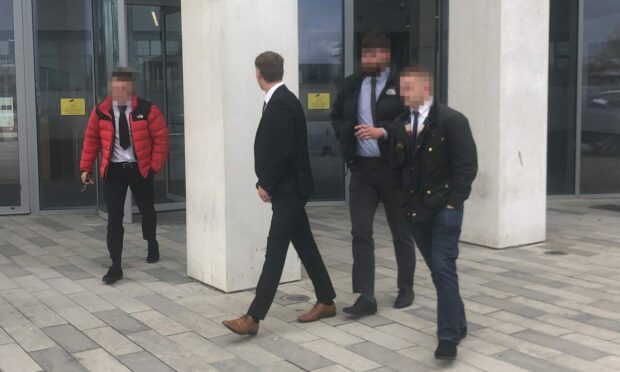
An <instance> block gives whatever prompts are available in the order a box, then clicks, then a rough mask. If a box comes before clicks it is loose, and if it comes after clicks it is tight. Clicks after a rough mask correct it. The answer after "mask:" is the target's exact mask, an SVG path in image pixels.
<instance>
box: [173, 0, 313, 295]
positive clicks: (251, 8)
mask: <svg viewBox="0 0 620 372" xmlns="http://www.w3.org/2000/svg"><path fill="white" fill-rule="evenodd" d="M181 12H182V22H183V75H184V80H183V84H184V98H185V158H186V169H187V271H188V275H189V276H191V277H192V278H195V279H197V280H199V281H201V282H204V283H206V284H209V285H211V286H214V287H216V288H218V289H221V290H223V291H226V292H231V291H238V290H243V289H248V288H252V287H254V286H255V285H256V282H257V280H258V275H259V274H260V271H261V269H262V265H263V262H264V256H265V246H266V242H267V232H268V230H269V221H270V218H271V208H270V206H269V205H266V204H263V203H262V202H261V201H260V200H259V198H258V196H257V194H256V189H255V186H254V185H255V183H256V176H255V174H254V147H253V146H254V135H255V133H256V128H257V127H258V121H259V119H260V114H261V109H262V105H263V99H264V93H263V92H261V91H260V89H259V88H258V85H257V83H256V78H255V68H254V59H255V57H256V56H257V55H258V54H259V53H261V52H263V51H265V50H273V51H276V52H278V53H280V54H282V56H283V57H284V59H285V65H284V70H285V72H284V80H285V83H287V86H288V87H289V88H290V89H291V90H293V91H294V92H297V91H298V85H299V84H298V81H299V79H298V39H297V1H291V0H261V1H247V0H182V2H181ZM300 276H301V270H300V264H299V260H298V258H297V256H296V255H295V253H294V252H293V250H292V249H291V250H290V251H289V257H288V258H287V263H286V267H285V270H284V275H283V276H282V281H292V280H298V279H300Z"/></svg>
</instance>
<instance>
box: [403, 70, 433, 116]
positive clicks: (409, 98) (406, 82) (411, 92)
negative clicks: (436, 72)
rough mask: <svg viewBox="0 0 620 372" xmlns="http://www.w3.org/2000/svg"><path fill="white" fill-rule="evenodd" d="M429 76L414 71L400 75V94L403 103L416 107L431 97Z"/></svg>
mask: <svg viewBox="0 0 620 372" xmlns="http://www.w3.org/2000/svg"><path fill="white" fill-rule="evenodd" d="M431 94H432V92H431V76H430V75H429V74H427V73H423V72H414V73H408V74H406V75H402V76H401V77H400V96H401V97H402V99H403V102H404V104H405V105H407V106H409V107H411V108H414V109H417V108H418V107H420V106H422V105H423V104H424V102H426V101H427V100H428V99H430V97H431Z"/></svg>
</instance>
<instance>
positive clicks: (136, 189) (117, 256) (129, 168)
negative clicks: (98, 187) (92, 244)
mask: <svg viewBox="0 0 620 372" xmlns="http://www.w3.org/2000/svg"><path fill="white" fill-rule="evenodd" d="M127 187H130V188H131V192H132V194H133V196H134V198H135V200H136V204H137V205H138V209H139V210H140V213H141V214H142V237H143V238H144V239H145V240H147V241H153V240H155V239H156V229H157V215H156V214H155V205H154V191H153V176H152V175H149V176H148V177H147V178H144V177H143V176H142V174H141V173H140V171H139V170H138V164H137V163H110V165H109V169H108V174H107V176H106V178H105V184H104V187H103V190H104V194H105V200H106V206H107V208H108V237H107V243H108V251H109V252H110V258H111V259H112V265H115V266H117V265H118V266H120V264H121V256H122V254H123V235H124V233H125V229H124V228H123V217H124V216H125V213H124V207H125V197H126V196H127Z"/></svg>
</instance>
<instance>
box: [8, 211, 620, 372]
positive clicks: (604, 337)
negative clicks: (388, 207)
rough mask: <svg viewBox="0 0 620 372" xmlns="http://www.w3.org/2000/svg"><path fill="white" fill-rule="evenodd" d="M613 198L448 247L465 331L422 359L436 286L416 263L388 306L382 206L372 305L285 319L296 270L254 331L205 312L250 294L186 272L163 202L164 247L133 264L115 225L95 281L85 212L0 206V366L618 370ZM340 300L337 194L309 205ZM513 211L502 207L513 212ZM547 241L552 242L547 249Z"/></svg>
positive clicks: (390, 282)
mask: <svg viewBox="0 0 620 372" xmlns="http://www.w3.org/2000/svg"><path fill="white" fill-rule="evenodd" d="M605 204H607V205H609V204H615V205H620V203H619V202H618V201H571V202H559V201H552V202H550V205H549V213H548V215H549V226H548V231H549V233H548V241H547V242H546V243H544V244H540V245H536V246H529V247H522V248H516V249H509V250H504V251H496V250H490V249H485V248H480V247H474V246H469V245H465V244H463V245H462V246H461V256H460V259H459V270H460V278H461V287H462V294H463V297H464V300H465V303H466V308H467V316H468V320H469V330H470V334H469V336H468V337H467V339H465V340H464V341H463V343H462V346H461V347H460V348H459V357H458V360H457V361H456V362H454V363H451V364H445V363H438V362H436V361H435V360H434V359H433V355H432V352H433V350H434V347H435V344H436V340H435V337H434V333H435V292H434V289H433V286H432V283H431V281H430V277H429V273H428V270H427V268H426V267H425V266H424V264H423V263H421V262H420V263H419V264H418V268H417V271H416V284H415V290H416V300H415V303H414V305H413V306H412V307H410V308H408V309H405V310H395V309H393V308H392V307H391V304H392V302H393V299H394V295H395V277H396V271H395V262H394V258H393V256H394V255H393V250H392V248H391V244H390V238H389V235H388V230H387V226H386V224H385V222H384V221H385V220H384V218H383V217H382V216H380V217H379V218H378V219H377V224H376V228H375V234H376V243H377V250H376V255H377V269H376V272H377V294H378V300H379V303H380V309H379V312H378V314H377V315H375V316H372V317H368V318H363V319H360V320H359V321H352V320H350V319H348V318H346V317H344V316H343V315H338V316H337V317H336V318H331V319H327V320H324V321H321V322H318V323H312V324H298V323H296V322H295V319H296V317H297V316H298V314H299V313H300V311H301V310H303V309H306V308H308V306H309V305H310V304H309V303H295V302H293V301H291V300H290V298H287V297H286V295H306V296H309V297H312V294H313V292H312V287H311V285H310V283H309V281H308V280H303V281H301V282H297V283H290V284H287V285H283V286H281V287H280V292H279V293H278V295H277V301H276V303H274V305H273V307H272V309H271V311H270V313H269V316H268V318H267V319H266V320H265V321H264V322H262V323H261V331H260V333H259V335H258V336H256V337H253V338H243V337H238V336H236V335H232V334H230V332H229V331H228V330H227V329H225V328H224V327H222V326H221V325H220V321H221V320H223V319H227V318H229V317H231V316H233V315H236V314H239V313H243V312H244V311H245V310H246V307H247V305H248V304H249V302H250V300H251V299H252V296H253V294H252V293H251V292H241V293H235V294H230V295H227V294H222V293H220V292H218V291H216V290H214V289H211V288H208V287H206V286H203V285H201V284H199V283H197V282H195V281H193V280H191V279H189V278H187V277H186V276H185V246H184V240H185V230H184V225H183V223H182V221H183V216H182V215H178V214H176V215H175V214H162V215H161V216H160V220H161V221H162V224H161V227H160V230H159V231H160V244H161V246H162V247H163V260H162V261H161V262H160V263H158V264H155V265H148V264H146V263H145V262H144V256H145V254H146V251H145V248H144V244H143V242H142V240H141V233H140V231H139V224H133V225H131V226H128V227H127V228H126V232H127V234H126V251H125V261H124V263H125V266H126V268H125V276H126V279H125V280H123V281H122V282H119V283H118V284H117V285H115V286H105V285H102V283H101V279H100V277H101V276H102V274H103V273H104V271H105V269H104V267H105V265H107V264H108V259H107V251H106V248H105V244H104V240H105V225H104V222H103V221H102V220H100V219H98V218H97V217H94V216H84V215H71V214H66V215H54V216H43V217H34V216H21V217H0V327H1V328H0V369H1V370H3V371H37V370H50V371H51V370H55V371H63V372H64V371H77V370H92V371H106V372H108V371H116V370H119V371H121V370H123V371H126V370H134V371H148V372H155V371H169V370H180V371H215V370H220V371H256V370H259V371H270V372H271V371H299V370H319V371H324V372H327V371H347V370H352V371H366V370H374V371H389V370H395V371H427V370H443V369H450V370H455V371H480V370H483V371H493V372H495V371H501V372H504V371H523V370H531V371H545V372H548V371H570V370H578V371H618V370H620V311H619V310H620V213H619V212H618V211H612V210H606V209H598V208H592V206H597V205H605ZM310 214H311V217H312V222H313V226H314V231H315V235H316V237H317V241H318V242H319V246H320V248H321V251H322V253H323V255H324V259H325V261H326V263H327V264H328V266H329V271H330V274H331V276H332V279H333V281H334V284H335V286H336V287H337V291H338V298H337V305H338V306H339V307H340V308H341V307H342V306H343V305H344V304H348V303H350V302H352V301H353V300H354V296H353V295H352V294H351V293H350V288H351V277H350V272H351V253H350V235H349V230H350V226H349V224H348V213H347V210H346V208H344V207H325V208H311V209H310ZM515 218H517V217H515ZM548 253H559V254H548Z"/></svg>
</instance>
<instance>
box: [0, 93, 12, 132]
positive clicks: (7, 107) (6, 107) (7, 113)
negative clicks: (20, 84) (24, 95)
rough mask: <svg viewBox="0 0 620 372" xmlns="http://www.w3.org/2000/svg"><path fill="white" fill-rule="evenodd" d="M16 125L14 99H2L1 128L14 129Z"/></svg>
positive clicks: (0, 101)
mask: <svg viewBox="0 0 620 372" xmlns="http://www.w3.org/2000/svg"><path fill="white" fill-rule="evenodd" d="M14 125H15V109H14V107H13V97H0V128H13V126H14Z"/></svg>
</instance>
